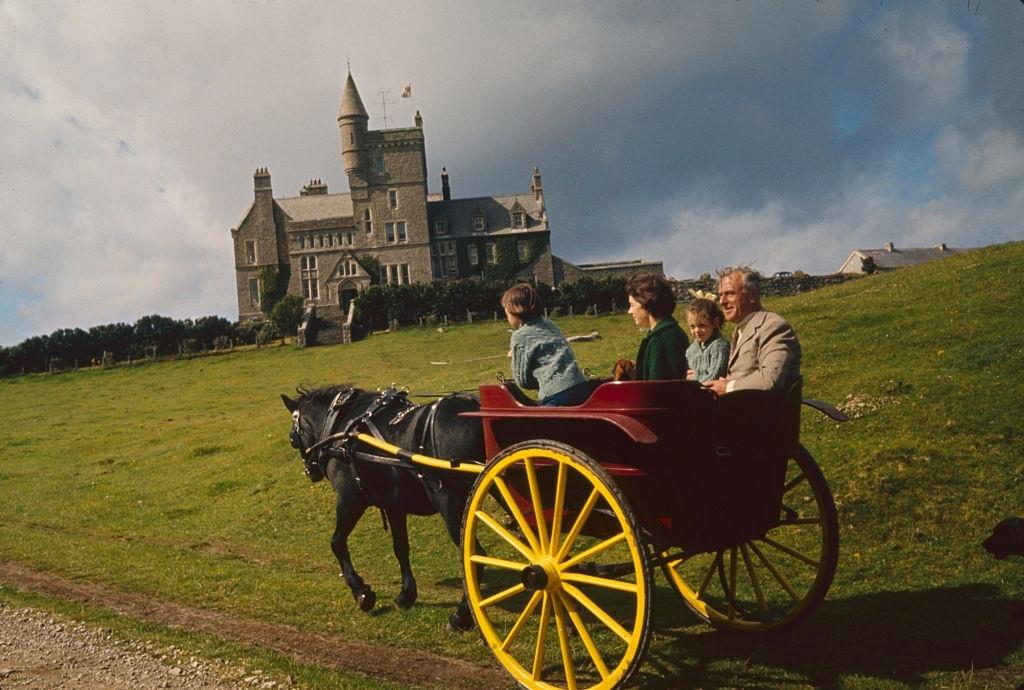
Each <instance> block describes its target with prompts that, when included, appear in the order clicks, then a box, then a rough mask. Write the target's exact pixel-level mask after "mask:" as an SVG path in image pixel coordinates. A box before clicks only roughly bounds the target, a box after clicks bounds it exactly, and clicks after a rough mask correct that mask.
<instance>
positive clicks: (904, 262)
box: [836, 242, 964, 273]
mask: <svg viewBox="0 0 1024 690" xmlns="http://www.w3.org/2000/svg"><path fill="white" fill-rule="evenodd" d="M962 251H964V250H963V249H953V248H951V247H947V246H946V245H945V244H940V245H937V246H935V247H925V248H914V249H897V248H896V247H895V246H894V245H893V244H892V243H891V242H890V243H888V244H887V245H886V246H885V247H883V248H881V249H854V250H853V251H852V252H851V253H850V256H848V257H847V258H846V261H844V262H843V265H842V266H840V267H839V270H838V271H836V273H863V264H862V262H863V261H864V259H867V258H868V257H870V258H871V259H872V260H873V261H874V262H875V268H876V269H878V270H880V271H889V270H892V269H895V268H906V267H907V266H917V265H919V264H924V263H928V262H929V261H935V260H936V259H945V258H947V257H950V256H953V255H954V254H959V253H960V252H962Z"/></svg>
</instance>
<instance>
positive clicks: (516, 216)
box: [512, 211, 526, 229]
mask: <svg viewBox="0 0 1024 690" xmlns="http://www.w3.org/2000/svg"><path fill="white" fill-rule="evenodd" d="M512 227H513V228H515V229H521V228H525V227H526V214H525V213H523V212H522V211H516V212H515V213H513V214H512Z"/></svg>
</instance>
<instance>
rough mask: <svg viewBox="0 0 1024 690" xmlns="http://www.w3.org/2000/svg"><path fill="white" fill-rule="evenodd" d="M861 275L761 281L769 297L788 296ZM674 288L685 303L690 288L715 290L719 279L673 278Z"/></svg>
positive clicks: (763, 293) (791, 277) (837, 283)
mask: <svg viewBox="0 0 1024 690" xmlns="http://www.w3.org/2000/svg"><path fill="white" fill-rule="evenodd" d="M858 277H860V276H859V275H857V274H844V273H833V274H831V275H825V276H812V275H799V276H797V275H793V276H784V277H779V278H764V279H763V280H762V281H761V294H762V295H766V296H768V297H788V296H791V295H799V294H800V293H801V292H809V291H811V290H817V289H818V288H822V287H827V286H829V285H839V284H840V283H845V282H846V281H848V280H854V279H856V278H858ZM671 283H672V290H673V292H674V293H675V295H676V299H677V300H679V302H680V303H683V304H685V303H686V302H689V301H690V300H691V299H693V297H692V296H691V295H690V293H689V290H690V289H694V290H704V291H710V292H714V291H715V288H716V287H717V284H718V281H717V279H715V278H706V279H703V280H702V279H700V278H697V279H693V280H672V281H671Z"/></svg>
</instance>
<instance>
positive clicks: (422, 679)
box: [0, 563, 512, 690]
mask: <svg viewBox="0 0 1024 690" xmlns="http://www.w3.org/2000/svg"><path fill="white" fill-rule="evenodd" d="M0 582H3V583H6V584H9V585H11V586H13V587H16V588H18V589H22V590H27V591H32V592H37V593H41V594H47V595H51V596H56V597H60V598H61V599H66V600H69V601H77V602H83V603H89V604H95V605H99V606H103V607H105V608H108V609H110V610H112V611H115V612H117V613H119V614H121V615H124V616H127V617H129V618H133V619H136V620H144V621H151V622H155V623H160V624H162V625H166V626H169V627H173V628H185V629H188V630H190V631H195V632H202V633H206V634H209V635H213V636H216V637H221V638H226V639H230V640H233V641H236V642H241V643H245V644H251V645H255V646H258V647H263V648H265V649H272V650H274V651H277V652H280V653H282V654H286V655H288V656H290V657H291V658H293V659H295V660H296V661H301V662H304V663H309V664H315V665H317V666H323V667H327V668H337V669H341V670H346V671H355V672H357V673H362V674H364V675H367V676H371V677H374V678H381V679H384V680H389V681H393V682H397V683H403V684H408V685H419V686H423V687H428V688H440V689H443V690H472V689H474V688H504V687H509V686H510V685H512V683H511V679H510V678H509V677H508V676H507V675H505V674H504V673H503V672H501V671H497V670H495V669H488V668H481V667H479V666H475V665H473V664H470V663H467V662H465V661H461V660H458V659H450V658H447V657H442V656H438V655H436V654H429V653H426V652H416V651H410V650H407V649H397V648H392V647H382V646H375V645H370V644H366V643H362V642H356V641H347V640H341V639H338V638H333V637H327V636H325V635H317V634H315V633H309V632H304V631H301V630H298V629H296V628H292V627H290V626H285V625H276V624H272V623H265V622H262V621H256V620H249V619H245V618H239V617H235V616H232V615H229V614H225V613H220V612H216V611H208V610H204V609H196V608H190V607H187V606H182V605H180V604H175V603H172V602H168V601H162V600H159V599H150V598H147V597H144V596H141V595H137V594H126V593H123V592H117V591H115V590H113V589H110V588H108V587H105V586H103V585H98V584H94V583H89V582H78V581H71V580H67V579H65V578H62V577H60V576H56V575H53V574H50V573H42V572H37V571H35V570H32V569H30V568H26V567H24V566H21V565H17V564H12V563H0ZM29 617H31V616H29ZM55 625H56V626H59V625H61V624H60V623H55ZM64 627H65V630H66V629H67V626H66V625H65V626H64ZM62 632H63V631H62ZM13 646H17V645H13ZM11 648H12V645H10V644H9V645H5V646H3V647H0V651H6V652H8V653H9V652H10V650H11ZM54 651H56V650H54ZM100 658H102V655H100ZM10 668H12V666H11V664H8V663H6V662H3V661H0V674H2V673H3V671H4V670H10ZM179 668H181V667H179ZM95 670H102V669H95ZM182 670H185V669H182ZM78 672H80V673H84V672H85V671H84V670H82V671H78ZM109 675H110V674H109V673H108V676H109ZM83 677H84V676H83ZM15 680H17V676H16V674H14V673H12V674H8V677H7V678H4V677H0V688H2V689H3V690H6V689H7V688H8V687H10V688H14V687H17V686H16V685H15V684H14V683H15ZM165 680H169V679H165ZM210 682H215V680H213V677H212V676H211V681H210ZM245 685H246V686H247V687H252V685H251V683H250V682H249V681H248V680H247V681H246V683H245ZM146 686H147V685H146V684H142V685H140V684H139V683H137V682H129V683H126V684H125V685H123V686H120V685H111V683H110V682H107V683H106V684H105V685H102V686H100V685H97V686H90V685H87V684H75V683H71V684H70V685H67V686H60V685H30V686H26V687H81V688H92V687H97V688H98V687H118V688H119V687H125V688H137V687H146ZM150 687H161V685H160V684H159V683H157V684H153V685H151V686H150ZM163 687H215V688H221V687H241V684H239V685H223V686H222V685H206V686H204V685H195V686H185V685H167V686H163Z"/></svg>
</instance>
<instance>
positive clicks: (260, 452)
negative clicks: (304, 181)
mask: <svg viewBox="0 0 1024 690" xmlns="http://www.w3.org/2000/svg"><path fill="white" fill-rule="evenodd" d="M1021 295H1024V244H1021V243H1015V244H1010V245H1003V246H998V247H991V248H986V249H982V250H978V251H974V252H969V253H966V254H962V255H958V256H955V257H952V258H950V259H947V260H945V261H942V262H937V263H933V264H929V265H926V266H922V267H918V268H914V269H906V270H903V271H899V272H896V273H890V274H885V275H876V276H869V277H865V278H862V279H859V280H855V281H851V282H848V283H846V284H843V285H840V286H836V287H833V288H828V289H823V290H820V291H816V292H813V293H810V294H806V295H800V296H797V297H791V298H785V299H773V300H771V301H769V302H768V304H767V306H768V307H769V308H770V309H772V310H775V311H779V312H781V313H782V314H784V315H786V316H787V317H788V318H789V320H790V321H791V322H792V323H793V324H794V326H795V327H796V329H797V332H798V334H799V335H800V339H801V342H802V345H803V350H804V375H805V380H806V383H805V386H804V392H805V395H808V396H809V397H816V398H822V399H826V400H831V401H833V402H837V403H843V404H844V405H845V406H846V407H847V408H848V410H849V411H850V412H851V414H853V415H854V417H855V418H854V419H853V420H852V421H851V422H850V423H847V424H843V425H840V424H836V423H834V422H831V421H829V420H827V419H825V418H824V417H818V416H816V415H812V414H805V416H804V422H803V429H802V439H803V442H804V445H805V446H807V447H808V449H810V451H811V452H812V453H813V454H814V455H815V457H816V458H817V460H818V462H819V464H820V465H821V466H822V468H823V469H824V471H825V474H826V476H827V477H828V480H829V483H830V485H831V486H832V489H833V491H834V493H835V496H836V501H837V504H838V506H839V515H840V525H841V555H840V563H839V570H838V573H837V575H836V579H835V584H834V585H833V587H832V590H831V592H830V594H829V597H828V599H827V600H826V602H825V603H824V604H823V605H822V607H821V609H820V610H819V611H818V612H817V613H816V614H815V615H814V616H813V617H812V618H811V619H810V620H808V621H807V622H806V623H805V624H804V625H803V626H802V627H800V628H798V629H797V630H796V631H794V632H793V633H791V634H789V635H786V636H784V637H776V638H768V639H756V640H748V639H743V638H733V637H731V636H728V635H724V634H722V633H716V632H713V631H712V630H711V629H709V628H707V627H704V626H701V625H697V624H696V623H695V621H694V620H693V619H692V618H691V617H690V616H689V615H688V614H687V613H686V611H685V610H684V607H683V605H682V603H681V601H679V600H678V599H677V598H676V597H675V596H674V595H673V594H672V593H670V591H669V590H668V589H667V588H666V587H664V585H663V583H659V591H658V593H657V594H658V604H657V610H656V613H655V630H656V632H655V637H654V639H653V642H652V646H651V651H650V653H649V655H648V658H649V662H648V663H647V664H645V665H644V666H643V668H642V669H641V672H640V673H639V674H638V675H639V679H638V682H639V683H640V684H642V685H643V686H644V687H719V686H723V685H727V686H742V687H754V686H757V687H763V686H782V685H785V686H787V687H803V686H817V687H834V686H842V687H856V688H860V687H890V686H891V687H902V686H920V685H931V686H935V687H986V686H988V687H1016V686H1018V685H1019V684H1021V683H1024V604H1021V603H1020V602H1021V600H1022V599H1024V562H1022V560H1021V559H1009V560H1008V561H1005V562H998V561H995V560H994V559H992V558H991V557H990V556H989V555H988V554H987V553H985V552H984V551H983V550H982V549H981V547H980V542H981V540H982V539H983V538H984V537H985V536H986V535H987V534H988V532H989V530H990V528H991V526H992V525H993V524H995V523H996V522H997V521H998V520H999V519H1001V518H1003V517H1005V516H1007V515H1024V463H1022V458H1024V423H1022V420H1021V413H1020V404H1021V401H1022V399H1024V395H1022V393H1024V382H1022V381H1021V374H1022V372H1024V335H1022V334H1024V300H1022V299H1021ZM559 325H560V326H561V327H562V329H563V331H565V332H566V333H567V334H576V333H589V332H591V331H598V332H599V333H600V334H601V336H602V339H601V340H599V341H595V342H589V343H587V342H584V343H577V344H575V350H576V352H577V355H578V357H579V359H580V361H581V363H582V364H583V365H584V366H586V367H588V368H590V369H591V370H592V371H593V372H597V373H602V374H603V373H605V372H607V371H608V370H609V369H610V367H611V364H612V362H613V361H614V359H615V358H616V357H618V356H630V357H631V356H633V354H634V353H635V351H636V347H637V344H638V343H639V339H640V335H639V334H638V333H637V332H636V330H635V328H633V327H632V322H631V320H630V319H629V318H628V317H627V316H625V315H617V316H605V317H572V318H565V319H561V320H559ZM507 347H508V332H507V326H506V324H505V323H504V321H500V322H485V323H477V324H472V325H454V326H450V327H444V328H443V329H438V328H436V327H424V328H410V329H407V330H403V331H401V332H397V333H391V334H385V335H376V336H372V337H370V338H368V339H367V340H365V341H362V342H359V343H356V344H353V345H350V346H339V347H330V348H313V349H308V350H297V349H294V348H292V347H270V348H265V349H263V350H259V351H252V352H238V353H233V354H228V355H222V356H217V357H209V358H204V359H194V360H186V361H177V362H171V363H163V364H154V365H149V366H140V367H135V368H130V369H109V370H99V369H97V370H83V371H79V372H76V373H70V374H63V375H57V376H30V377H24V378H18V379H12V380H4V381H0V407H2V409H3V410H4V416H5V419H4V421H3V424H2V425H0V449H2V450H0V562H11V563H19V564H24V565H27V566H30V567H32V568H34V569H37V570H41V571H52V572H54V573H58V574H60V575H63V576H65V577H69V578H73V579H82V580H87V581H94V582H98V583H103V584H106V585H109V586H111V587H114V588H116V589H119V590H123V591H127V592H133V593H141V594H145V595H151V596H157V597H160V598H163V599H170V600H174V601H179V602H182V603H186V604H189V605H193V606H198V607H204V608H211V609H217V610H221V611H226V612H235V613H238V614H242V615H245V616H250V617H255V618H259V619H264V620H267V621H273V622H284V623H288V624H291V625H294V626H296V627H299V628H302V629H308V630H313V631H317V632H320V633H324V634H328V635H336V636H341V637H345V638H349V639H360V640H364V641H368V642H386V643H388V644H391V645H400V646H407V647H409V648H414V649H423V650H429V651H433V652H436V653H440V654H444V655H447V656H452V657H459V658H463V659H467V660H473V661H476V662H477V663H480V664H493V661H492V659H491V657H490V654H489V652H488V651H487V650H486V649H485V646H484V645H483V643H482V642H481V641H480V639H479V637H478V636H477V635H476V634H470V635H462V636H458V635H455V634H451V633H448V632H446V631H445V630H444V625H445V621H446V618H447V614H448V613H449V611H450V609H451V608H452V606H453V605H454V602H455V601H456V600H457V598H458V596H459V587H460V583H459V569H458V567H457V565H456V555H455V554H456V552H455V550H454V547H453V546H451V545H450V544H449V543H447V542H446V538H445V537H444V535H443V530H442V526H441V523H440V521H439V520H438V519H437V518H436V517H435V518H414V519H413V521H412V524H411V533H412V534H411V539H412V543H413V566H414V568H415V570H416V574H417V578H418V582H419V591H420V603H419V604H418V605H417V606H416V607H414V608H413V609H412V610H410V611H396V610H394V609H393V608H387V607H385V608H384V610H383V611H382V612H381V613H380V614H379V615H375V616H366V615H364V614H360V613H358V612H357V611H356V609H355V606H354V605H353V603H352V601H351V598H350V597H349V595H348V592H347V590H344V589H343V586H342V583H341V581H340V580H339V579H338V578H337V577H336V572H337V567H336V564H335V563H334V560H333V556H332V555H331V553H330V550H329V546H328V539H329V536H330V531H331V529H332V526H333V498H334V497H333V493H332V492H331V489H330V487H329V486H328V485H327V484H326V483H321V484H317V485H312V486H311V485H310V484H309V482H308V481H307V480H306V479H305V477H304V476H303V474H302V470H301V462H300V461H299V459H298V456H297V454H296V453H295V451H294V450H292V449H291V447H290V446H289V445H288V440H287V431H288V428H289V417H288V415H287V412H286V411H285V409H284V407H283V406H282V405H281V403H280V400H279V397H278V395H279V394H280V393H292V392H293V391H294V389H295V387H296V386H297V385H317V384H324V383H332V382H346V381H347V382H353V383H355V384H357V385H359V386H361V387H364V388H377V387H381V386H384V385H387V384H389V383H392V382H395V383H398V384H404V385H407V386H408V387H409V388H410V389H411V390H412V391H413V392H419V393H436V392H441V391H449V390H459V389H474V388H475V387H476V386H477V385H478V384H479V383H481V382H487V381H491V380H493V378H494V375H495V373H496V372H497V371H501V370H504V371H506V372H507V370H508V365H507V363H506V362H505V361H504V360H502V359H493V360H483V361H476V362H468V363H463V364H459V363H458V362H460V361H462V360H467V359H472V358H479V357H483V356H486V355H500V354H502V353H504V352H505V351H506V350H507ZM449 359H450V360H453V361H454V362H455V364H451V365H446V366H439V365H432V364H430V362H431V361H439V360H449ZM350 545H351V548H352V551H353V556H354V558H355V561H356V565H357V567H358V568H359V569H360V571H361V573H362V574H363V576H364V577H365V578H366V579H367V581H369V582H371V583H372V584H373V585H374V586H375V588H376V589H377V591H378V593H379V594H380V595H381V599H382V601H384V602H388V603H389V602H390V597H392V596H394V594H396V593H397V591H398V582H399V578H398V569H397V564H396V563H395V561H394V558H393V556H392V555H391V553H390V538H389V537H388V536H387V535H385V534H384V533H383V532H382V531H381V529H380V521H379V519H377V518H376V516H375V515H369V516H368V517H367V519H365V520H364V522H363V523H362V524H361V525H360V526H359V528H358V529H357V530H356V533H355V534H354V535H353V538H352V539H351V541H350ZM30 598H31V597H29V595H26V594H21V593H17V592H15V591H13V590H11V589H10V588H0V601H2V600H5V599H6V600H12V601H25V600H27V599H30ZM33 601H34V602H35V603H39V602H38V601H36V600H35V599H33ZM47 605H55V604H52V603H50V604H47ZM91 615H99V614H95V613H93V614H91ZM266 663H268V664H269V665H271V666H273V664H274V663H277V664H278V666H279V667H280V668H284V667H285V666H286V665H287V664H286V662H284V661H278V662H272V661H267V662H266ZM296 677H297V678H298V679H299V680H301V681H303V682H307V683H310V684H312V685H316V686H320V687H331V686H332V685H333V686H336V687H349V685H348V684H347V683H349V681H346V680H345V679H344V678H343V677H342V676H339V675H336V674H330V673H314V672H308V671H303V672H299V673H298V675H297V676H296ZM368 687H369V686H368Z"/></svg>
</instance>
